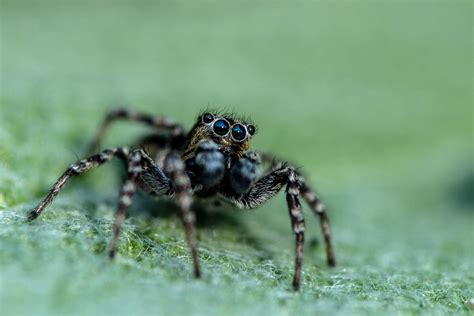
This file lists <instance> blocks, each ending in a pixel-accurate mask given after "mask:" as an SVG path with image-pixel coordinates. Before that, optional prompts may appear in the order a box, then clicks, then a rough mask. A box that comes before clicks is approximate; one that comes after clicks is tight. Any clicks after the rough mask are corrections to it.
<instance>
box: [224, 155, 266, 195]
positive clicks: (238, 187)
mask: <svg viewBox="0 0 474 316" xmlns="http://www.w3.org/2000/svg"><path fill="white" fill-rule="evenodd" d="M260 163H261V160H260V156H259V155H258V154H257V153H255V152H253V151H247V152H246V153H245V154H244V156H243V157H242V158H240V159H239V160H237V161H236V162H235V164H234V165H233V166H232V168H231V169H230V173H229V183H230V186H231V187H232V190H233V191H234V192H235V193H238V194H242V193H245V192H248V191H249V190H250V187H251V186H252V185H253V184H254V183H255V181H256V180H257V178H258V177H259V173H260V172H259V171H260V170H259V167H260Z"/></svg>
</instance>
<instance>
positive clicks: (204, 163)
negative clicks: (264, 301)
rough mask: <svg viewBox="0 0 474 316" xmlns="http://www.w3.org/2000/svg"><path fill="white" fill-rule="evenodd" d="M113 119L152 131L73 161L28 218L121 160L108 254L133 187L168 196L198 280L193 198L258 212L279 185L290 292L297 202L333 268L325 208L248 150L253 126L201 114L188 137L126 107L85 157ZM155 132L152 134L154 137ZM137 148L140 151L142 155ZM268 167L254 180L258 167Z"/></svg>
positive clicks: (287, 171) (300, 229)
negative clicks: (69, 186) (70, 185)
mask: <svg viewBox="0 0 474 316" xmlns="http://www.w3.org/2000/svg"><path fill="white" fill-rule="evenodd" d="M116 120H128V121H135V122H140V123H143V124H146V125H148V126H150V127H152V128H155V129H156V131H157V132H156V133H152V134H150V135H148V136H146V137H144V138H143V139H141V140H140V142H139V145H138V146H134V148H139V149H130V148H128V147H117V148H112V149H107V150H103V151H101V152H100V153H98V154H95V155H90V156H89V157H88V158H85V159H83V160H80V161H78V162H76V163H74V164H72V165H71V166H70V167H69V168H68V169H67V170H66V171H65V172H64V173H63V175H62V176H61V177H60V178H59V179H58V180H57V181H56V183H55V184H54V186H53V187H52V188H51V190H50V192H49V194H48V195H47V196H46V197H45V198H44V199H43V200H42V201H41V202H40V203H39V204H38V206H36V208H35V209H33V210H32V211H31V212H30V213H29V216H28V218H29V220H33V219H35V218H36V217H38V216H39V215H40V214H41V212H42V211H43V210H44V209H45V208H46V207H47V206H48V205H49V204H50V203H51V202H52V201H53V199H54V198H55V197H56V196H57V194H58V193H59V191H60V190H61V189H62V188H63V187H64V185H65V184H66V182H67V181H68V180H69V179H70V178H71V177H73V176H76V175H79V174H82V173H84V172H86V171H88V170H90V169H92V168H95V167H98V166H100V165H101V164H103V163H105V162H107V161H109V160H111V159H112V158H114V157H117V158H119V159H121V160H123V161H124V163H125V165H126V169H127V177H126V180H125V182H124V183H123V185H122V188H121V191H120V197H119V201H118V205H117V209H116V212H115V222H114V229H113V237H112V240H111V242H110V248H109V255H110V257H114V255H115V251H116V248H117V241H118V237H119V234H120V228H121V226H122V223H123V221H124V219H125V210H126V208H127V207H128V206H129V205H130V204H131V202H132V197H133V195H134V193H135V191H136V189H137V188H138V189H141V190H144V191H145V192H147V193H149V194H150V195H153V196H157V197H160V196H172V197H174V198H175V200H176V203H177V205H178V207H179V209H180V219H181V221H182V223H183V226H184V231H185V234H186V240H187V243H188V245H189V247H190V250H191V256H192V260H193V268H194V275H195V276H196V277H199V276H200V274H201V273H200V268H199V261H198V255H197V244H196V234H195V228H194V223H195V215H194V212H193V210H192V207H191V206H192V201H193V199H194V198H195V197H197V198H207V197H211V196H217V197H219V198H221V199H224V200H226V201H228V202H230V203H232V204H233V205H235V206H237V207H239V208H247V209H253V208H257V207H259V206H260V205H262V204H263V203H265V202H266V201H268V200H269V199H271V198H272V197H274V196H275V195H276V194H277V193H278V192H279V191H280V190H281V189H282V188H283V187H285V186H286V189H285V192H286V201H287V204H288V210H289V214H290V218H291V227H292V230H293V233H294V234H295V236H296V259H295V271H294V277H293V288H294V289H295V290H298V289H299V287H300V283H301V281H300V279H301V265H302V260H303V243H304V230H305V225H304V218H303V212H302V209H301V205H300V202H299V197H300V196H301V197H303V199H304V200H305V201H306V202H307V203H308V205H309V206H310V208H311V209H312V211H313V212H314V213H315V214H316V215H317V216H319V219H320V224H321V229H322V232H323V235H324V240H325V243H326V254H327V262H328V264H329V265H330V266H334V265H335V258H334V253H333V249H332V245H331V236H330V232H329V222H328V218H327V215H326V211H325V207H324V205H323V204H322V203H321V202H320V199H319V198H318V196H317V195H316V193H314V192H313V191H312V190H311V189H310V187H309V186H308V184H307V182H306V181H305V179H304V178H303V176H302V175H301V174H300V173H299V172H297V171H296V170H295V168H294V167H292V166H291V165H289V164H287V163H285V162H282V161H279V160H278V159H276V158H275V157H273V156H272V155H270V154H262V153H259V152H256V151H251V150H249V148H250V140H251V138H252V136H253V135H254V134H255V131H256V129H255V126H254V125H252V124H250V123H248V122H245V121H244V120H242V119H239V118H237V117H236V116H234V115H225V114H220V113H219V112H213V113H207V112H206V113H202V114H200V115H199V116H198V118H197V120H196V122H195V124H194V126H193V127H192V129H191V130H190V131H189V132H187V133H186V132H185V130H184V128H183V127H182V126H181V125H180V124H178V123H176V122H174V121H173V120H170V119H167V118H162V117H154V116H150V115H147V114H142V113H137V112H134V111H130V110H127V109H123V108H120V109H116V110H113V111H110V112H109V113H108V115H107V116H106V118H105V120H104V121H103V123H102V125H101V126H100V128H99V130H98V132H97V133H96V135H95V137H94V139H93V141H92V143H91V145H90V147H89V149H90V150H89V152H92V151H93V150H94V149H95V148H98V145H99V143H100V141H101V139H102V138H103V136H104V134H105V131H106V129H107V127H108V126H109V125H110V123H112V122H113V121H116ZM158 132H159V133H158ZM142 148H146V149H147V150H146V151H145V150H144V149H142ZM262 163H265V164H267V165H269V167H268V170H267V171H266V172H264V174H263V176H261V175H260V165H261V164H262Z"/></svg>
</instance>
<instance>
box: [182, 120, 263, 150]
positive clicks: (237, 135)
mask: <svg viewBox="0 0 474 316" xmlns="http://www.w3.org/2000/svg"><path fill="white" fill-rule="evenodd" d="M254 134H255V126H254V125H252V124H249V123H246V122H243V121H241V120H239V119H237V118H234V117H233V116H231V115H221V114H214V113H204V114H201V115H199V117H198V119H197V122H196V125H195V126H194V128H193V130H192V131H191V139H190V143H189V146H188V149H191V148H193V147H194V146H195V145H196V144H197V143H198V142H199V141H200V140H202V139H211V140H213V141H214V142H216V143H217V144H218V145H219V146H220V150H221V152H222V153H224V154H225V155H233V156H236V157H241V156H242V155H243V153H244V152H245V151H246V150H247V149H248V148H249V147H250V140H251V138H252V136H253V135H254Z"/></svg>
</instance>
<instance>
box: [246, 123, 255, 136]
mask: <svg viewBox="0 0 474 316" xmlns="http://www.w3.org/2000/svg"><path fill="white" fill-rule="evenodd" d="M247 130H248V131H249V134H250V135H251V136H253V134H255V126H253V125H249V126H247Z"/></svg>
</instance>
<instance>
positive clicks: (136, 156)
mask: <svg viewBox="0 0 474 316" xmlns="http://www.w3.org/2000/svg"><path fill="white" fill-rule="evenodd" d="M143 154H144V153H143V151H141V150H134V151H133V152H131V153H130V154H129V155H128V168H127V180H125V182H124V184H123V185H122V189H121V190H120V195H119V202H118V205H117V209H116V210H115V220H114V229H113V235H112V240H111V241H110V246H109V257H110V258H114V257H115V252H116V250H117V242H118V238H119V236H120V230H121V227H122V224H123V222H124V220H125V210H126V209H127V208H128V207H129V206H130V204H132V198H133V194H134V193H135V191H136V186H137V183H136V182H137V179H138V176H139V175H140V173H141V172H142V171H143V160H142V155H143Z"/></svg>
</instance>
